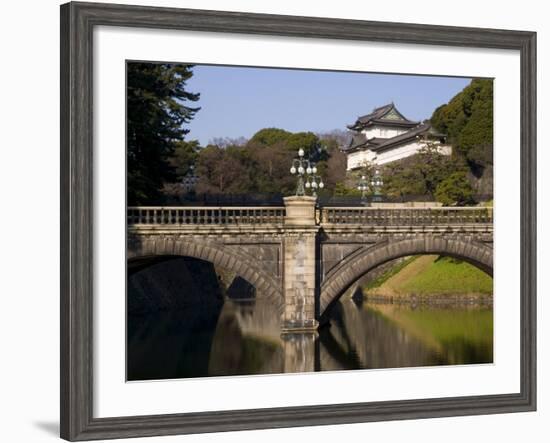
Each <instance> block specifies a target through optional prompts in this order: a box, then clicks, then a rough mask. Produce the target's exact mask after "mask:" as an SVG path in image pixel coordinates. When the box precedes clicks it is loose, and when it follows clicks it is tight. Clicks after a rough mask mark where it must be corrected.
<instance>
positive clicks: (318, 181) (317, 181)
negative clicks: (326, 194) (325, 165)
mask: <svg viewBox="0 0 550 443" xmlns="http://www.w3.org/2000/svg"><path fill="white" fill-rule="evenodd" d="M312 169H315V170H317V168H315V167H313V168H312ZM305 187H306V189H310V188H311V195H313V196H314V197H317V189H323V188H324V187H325V184H324V183H323V179H322V178H321V176H320V175H315V174H313V175H310V176H309V177H307V179H306V183H305Z"/></svg>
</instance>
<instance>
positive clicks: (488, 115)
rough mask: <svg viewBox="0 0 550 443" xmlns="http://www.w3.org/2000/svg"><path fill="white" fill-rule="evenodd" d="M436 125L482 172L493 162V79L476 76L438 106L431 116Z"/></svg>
mask: <svg viewBox="0 0 550 443" xmlns="http://www.w3.org/2000/svg"><path fill="white" fill-rule="evenodd" d="M430 121H431V123H432V125H433V126H434V128H435V129H437V130H439V131H441V132H443V133H445V134H447V136H448V138H449V141H450V142H451V143H452V145H453V146H454V148H455V150H456V151H457V152H458V153H459V154H460V155H462V156H463V157H464V159H465V160H466V161H467V162H468V164H469V166H470V169H471V171H472V172H473V173H474V174H476V175H477V176H480V174H481V173H482V172H483V170H484V169H485V168H486V167H487V166H490V165H491V166H492V164H493V80H491V79H475V80H472V82H471V83H470V84H469V85H468V86H467V87H466V88H464V89H463V90H462V91H461V92H460V93H458V94H457V95H456V96H454V97H453V98H452V99H451V101H450V102H449V103H448V104H446V105H443V106H440V107H439V108H437V109H436V110H435V111H434V113H433V115H432V117H431V119H430Z"/></svg>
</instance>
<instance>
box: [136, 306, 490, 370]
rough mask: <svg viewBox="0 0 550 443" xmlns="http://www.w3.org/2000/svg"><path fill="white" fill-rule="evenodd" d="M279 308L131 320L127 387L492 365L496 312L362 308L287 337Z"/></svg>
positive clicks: (343, 309)
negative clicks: (296, 374)
mask: <svg viewBox="0 0 550 443" xmlns="http://www.w3.org/2000/svg"><path fill="white" fill-rule="evenodd" d="M276 318H277V313H276V311H275V310H274V308H273V307H272V306H270V305H269V304H267V303H265V302H264V303H262V302H260V301H255V300H243V301H237V300H229V299H225V301H223V303H220V304H219V305H218V306H210V307H203V308H201V311H200V312H197V309H191V308H189V309H180V310H178V311H177V312H159V313H155V314H148V315H144V314H142V315H130V316H128V348H127V358H128V361H127V363H128V364H127V378H128V380H152V379H174V378H188V377H207V376H228V375H251V374H270V373H284V372H309V371H335V370H350V369H375V368H400V367H415V366H433V365H462V364H479V363H491V362H492V361H493V310H492V306H480V305H452V306H449V305H446V306H434V305H425V304H424V305H417V306H415V305H412V304H391V303H374V302H355V301H354V300H352V299H351V298H349V297H345V298H344V297H343V298H342V299H341V300H340V302H339V303H338V304H337V305H336V306H335V307H334V309H333V310H332V312H331V318H330V323H329V324H328V325H326V326H325V327H322V328H320V329H319V331H318V334H305V335H304V334H296V335H286V336H285V335H282V336H281V334H280V332H279V328H278V324H277V322H276V321H275V319H276Z"/></svg>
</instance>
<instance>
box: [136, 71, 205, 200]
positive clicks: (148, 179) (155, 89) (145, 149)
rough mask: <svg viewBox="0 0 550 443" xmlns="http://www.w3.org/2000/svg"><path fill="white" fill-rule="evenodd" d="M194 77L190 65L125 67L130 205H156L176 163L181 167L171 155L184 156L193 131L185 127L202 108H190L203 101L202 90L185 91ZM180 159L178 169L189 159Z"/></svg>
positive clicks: (173, 174) (171, 177)
mask: <svg viewBox="0 0 550 443" xmlns="http://www.w3.org/2000/svg"><path fill="white" fill-rule="evenodd" d="M192 75H193V72H192V67H191V66H189V65H178V64H170V63H158V64H155V63H128V65H127V109H128V118H127V168H128V203H129V204H133V205H137V204H154V203H158V201H159V200H160V199H161V189H162V186H163V184H164V183H165V182H167V181H173V180H174V179H175V178H176V177H175V175H176V171H175V168H174V166H175V167H176V168H178V165H174V162H173V161H172V160H171V158H172V157H173V156H174V153H176V152H178V156H181V155H183V151H188V148H189V146H186V147H182V145H181V142H182V141H183V139H184V136H185V135H186V134H187V133H188V132H189V130H188V129H185V128H184V125H185V124H186V123H189V122H190V121H191V119H192V118H193V117H194V115H195V113H196V112H197V111H198V110H199V109H200V108H197V107H192V106H189V104H190V103H193V102H196V101H197V100H198V99H199V94H193V93H191V92H188V91H187V90H186V82H187V81H188V80H189V79H190V78H191V76H192ZM178 149H179V151H178ZM184 157H185V155H184ZM178 161H180V160H176V162H178ZM182 162H183V163H181V164H180V165H179V167H180V169H181V167H183V168H185V166H184V164H185V163H186V160H182ZM180 172H181V170H180Z"/></svg>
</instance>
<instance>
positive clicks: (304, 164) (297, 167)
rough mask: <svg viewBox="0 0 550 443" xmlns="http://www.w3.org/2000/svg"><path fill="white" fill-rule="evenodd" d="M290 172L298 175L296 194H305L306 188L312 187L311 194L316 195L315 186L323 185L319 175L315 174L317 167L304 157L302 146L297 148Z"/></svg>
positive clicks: (320, 186)
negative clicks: (296, 154)
mask: <svg viewBox="0 0 550 443" xmlns="http://www.w3.org/2000/svg"><path fill="white" fill-rule="evenodd" d="M290 173H291V174H292V175H294V174H297V175H298V184H297V185H296V195H306V189H312V190H313V195H317V193H316V190H317V188H323V187H324V186H325V185H324V183H323V182H322V181H321V177H319V176H318V175H316V174H317V167H316V166H315V165H314V164H313V163H311V162H310V161H309V160H308V159H305V158H304V150H303V149H302V148H300V149H299V150H298V158H295V159H294V160H292V167H291V168H290ZM304 178H305V180H304Z"/></svg>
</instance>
